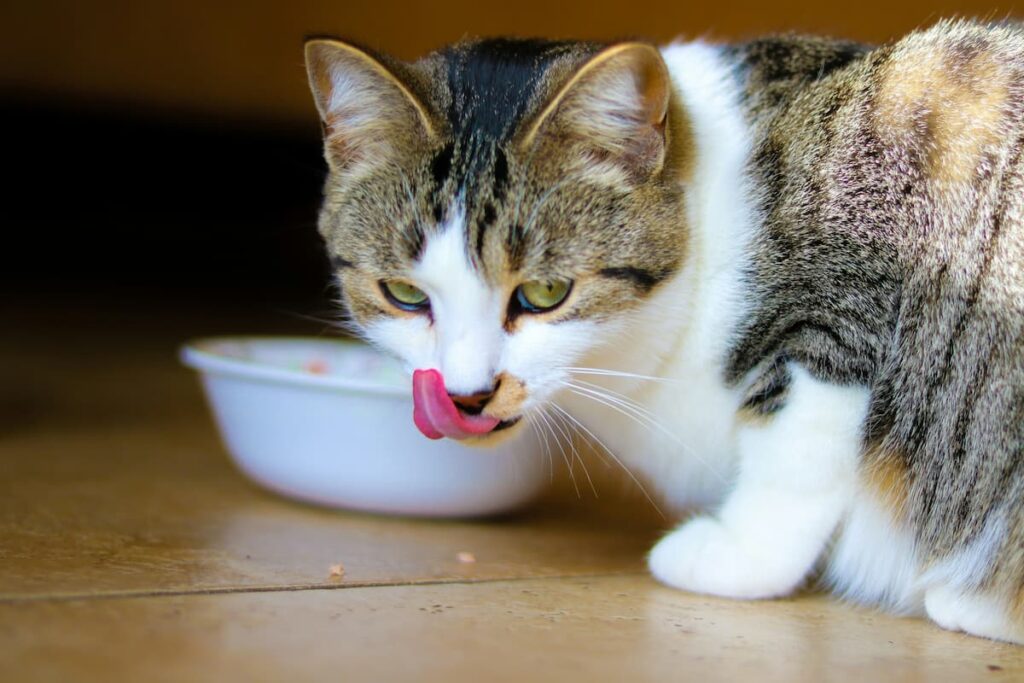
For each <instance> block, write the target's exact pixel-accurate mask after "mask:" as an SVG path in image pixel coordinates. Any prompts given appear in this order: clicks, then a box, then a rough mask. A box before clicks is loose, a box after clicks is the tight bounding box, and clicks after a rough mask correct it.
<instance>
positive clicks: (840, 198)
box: [307, 22, 1024, 641]
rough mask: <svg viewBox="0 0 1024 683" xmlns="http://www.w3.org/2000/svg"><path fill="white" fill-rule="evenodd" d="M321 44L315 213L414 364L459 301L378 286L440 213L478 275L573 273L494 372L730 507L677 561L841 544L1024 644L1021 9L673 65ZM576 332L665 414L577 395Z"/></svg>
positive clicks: (683, 487)
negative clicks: (885, 37) (1005, 21)
mask: <svg viewBox="0 0 1024 683" xmlns="http://www.w3.org/2000/svg"><path fill="white" fill-rule="evenodd" d="M307 60H308V62H309V65H310V82H311V86H312V89H313V91H314V95H315V97H316V99H317V102H318V107H319V109H320V113H321V116H322V118H323V119H324V122H325V129H326V130H325V132H326V138H325V141H326V146H325V150H326V157H327V160H328V163H329V165H330V166H331V170H332V173H331V177H330V178H329V180H328V183H327V186H326V189H325V201H324V206H323V209H322V213H321V218H320V229H321V232H322V234H323V236H324V239H325V242H326V244H327V249H328V252H329V254H330V255H331V257H332V259H333V263H334V265H335V267H336V270H337V272H338V278H339V282H340V283H341V285H342V289H343V295H344V297H343V298H344V303H345V305H346V306H347V307H348V309H349V311H350V312H351V314H352V316H353V318H354V319H355V321H356V322H357V324H358V325H360V326H361V328H362V329H364V330H373V329H377V327H375V326H381V325H382V326H384V327H381V329H384V328H386V329H388V330H390V331H389V332H388V334H387V335H384V336H381V337H380V338H378V339H376V341H378V343H381V344H382V345H384V346H386V347H387V348H389V349H390V350H391V351H393V352H395V353H397V354H398V355H400V356H403V357H404V358H406V360H407V362H409V363H411V364H413V365H415V363H420V362H422V363H428V362H433V361H432V360H431V359H432V358H440V357H442V355H443V353H444V349H440V350H439V351H437V353H434V351H430V353H427V352H426V351H424V350H423V349H418V350H417V349H406V348H404V347H403V344H404V343H407V340H409V339H417V340H419V339H422V340H428V341H424V342H423V343H424V344H428V343H429V344H434V343H435V341H434V339H435V336H436V337H437V339H442V338H443V336H444V335H443V332H444V330H443V329H440V328H442V327H444V325H443V324H442V323H441V322H439V321H423V320H422V319H417V320H413V319H411V317H410V316H411V315H412V314H409V313H408V312H400V311H395V310H393V307H389V306H388V304H387V302H386V301H384V300H383V299H382V296H381V294H380V287H379V286H378V282H379V281H380V280H382V279H387V278H408V277H410V273H415V272H417V270H416V268H417V266H418V264H421V263H422V262H423V261H424V254H425V253H426V252H427V251H428V250H429V249H431V245H432V244H438V243H440V242H442V241H443V242H444V243H445V244H447V245H449V247H446V248H450V245H451V244H454V242H452V239H454V238H453V237H452V236H451V234H449V235H448V236H447V237H445V238H444V239H443V240H442V232H443V231H444V230H445V229H450V228H449V227H446V226H453V225H457V226H459V227H458V229H459V230H460V232H459V234H458V239H459V240H461V249H462V250H463V252H464V253H463V254H462V255H461V256H459V257H458V258H455V257H454V256H452V255H451V254H448V256H446V257H445V258H446V259H447V260H445V261H444V262H445V263H465V264H466V268H467V269H469V270H471V271H472V272H471V273H467V274H463V275H461V276H460V277H462V278H463V279H462V280H460V281H463V282H466V283H479V286H480V287H482V288H483V289H484V290H486V291H483V290H482V292H481V293H480V295H479V297H478V298H479V300H480V301H496V302H499V304H497V306H498V308H500V302H501V301H509V295H510V293H511V292H512V291H513V290H514V288H515V286H517V284H518V283H520V282H522V281H524V280H527V279H531V278H545V277H551V276H552V274H555V275H559V276H566V277H571V278H572V279H573V280H574V283H575V284H574V286H573V288H572V294H571V296H570V298H569V299H568V300H567V302H566V304H565V305H564V306H561V307H559V308H558V309H557V310H555V311H552V312H551V313H546V314H544V315H542V316H537V317H531V316H521V315H520V316H518V317H516V316H513V315H512V314H511V313H506V312H504V311H501V310H496V311H494V312H493V313H494V315H495V317H496V320H497V318H502V319H503V322H500V321H499V322H495V323H494V325H502V326H501V327H500V328H499V327H494V329H493V330H491V331H490V332H488V333H487V335H484V336H486V337H487V338H488V339H492V340H498V341H493V342H488V343H493V344H502V345H505V346H503V347H502V348H500V349H495V348H488V349H487V350H486V351H487V353H488V354H490V356H493V357H495V358H501V359H504V360H503V361H502V362H507V363H510V364H515V363H520V364H521V365H522V368H527V367H528V366H529V369H522V371H519V370H517V369H516V368H514V367H511V366H506V367H495V368H493V371H494V374H495V375H496V376H500V377H503V378H506V379H507V380H508V381H503V382H502V383H501V385H502V386H509V387H513V388H514V389H515V395H514V396H513V395H511V394H509V395H508V396H498V397H497V398H496V400H495V405H500V406H502V408H501V410H502V412H503V414H502V415H501V416H500V417H501V418H502V419H511V418H513V417H516V418H518V417H519V416H521V415H523V414H525V415H527V416H528V417H529V415H530V414H531V413H530V411H531V410H534V409H535V406H542V405H544V404H545V402H547V401H551V400H554V399H555V398H558V400H559V401H560V405H564V406H566V407H567V408H568V409H569V410H570V411H571V412H572V413H573V414H574V415H575V416H576V417H577V418H578V419H580V420H581V421H582V422H583V423H585V424H587V425H590V427H591V428H592V429H593V430H594V431H595V432H596V434H597V436H599V437H600V438H601V439H602V440H603V441H604V442H605V443H606V444H608V445H610V447H611V448H614V449H615V450H617V451H618V452H620V453H621V454H622V455H623V457H624V458H625V459H626V460H628V461H630V462H631V463H632V464H633V465H634V466H635V467H636V468H637V469H638V470H640V471H641V472H642V473H645V474H646V475H647V476H648V477H649V478H650V479H651V480H652V481H655V482H657V483H659V485H661V486H662V488H663V489H664V497H665V498H666V499H667V500H670V501H672V502H675V503H680V504H687V503H701V504H707V503H716V504H717V505H718V513H717V514H716V516H714V517H711V516H708V517H702V518H699V519H697V520H694V522H692V523H690V524H684V525H683V526H682V527H680V529H679V530H677V531H676V532H673V533H672V534H670V535H669V536H667V537H666V539H665V540H664V541H663V542H662V543H660V544H659V546H658V547H657V548H656V549H655V551H654V553H653V554H652V557H651V566H652V569H653V570H654V572H655V575H656V576H658V577H659V578H661V579H662V580H664V581H666V582H668V583H672V584H673V585H678V586H681V587H684V588H688V589H691V590H703V591H707V592H718V593H721V594H726V595H735V596H745V597H759V596H760V597H763V596H769V595H778V594H784V593H786V592H788V591H790V590H793V589H794V588H795V587H796V586H797V585H799V583H800V582H801V581H802V580H804V578H805V577H806V576H808V575H810V574H811V573H812V570H813V567H814V566H815V565H816V564H818V565H820V564H823V565H824V566H826V567H827V568H826V570H825V574H824V579H825V580H826V581H827V582H829V583H831V584H832V585H833V587H834V588H835V589H836V590H837V591H838V592H840V593H843V594H845V595H846V596H848V597H851V598H854V599H860V600H864V601H869V602H875V603H878V604H884V605H887V606H889V607H891V608H893V609H898V610H902V611H915V610H920V609H924V610H926V611H927V612H928V613H929V615H931V616H932V618H933V619H935V620H936V621H937V622H938V623H940V624H942V625H943V626H946V627H948V628H960V629H963V630H967V631H969V632H972V633H976V634H978V635H984V636H989V637H994V638H1002V639H1006V640H1016V641H1021V640H1022V639H1024V471H1022V468H1024V160H1022V159H1021V152H1022V149H1024V30H1022V29H1021V28H1020V27H1018V26H1015V25H998V26H988V25H982V24H977V23H971V22H942V23H940V24H938V25H936V26H934V27H932V28H930V29H927V30H924V31H920V32H916V33H914V34H911V35H909V36H907V37H906V38H904V39H902V40H900V41H897V42H894V43H892V44H889V45H885V46H881V47H877V48H875V47H870V46H864V45H859V44H855V43H850V42H844V41H833V40H828V39H822V38H814V37H802V36H781V37H771V38H764V39H759V40H755V41H752V42H749V43H743V44H737V45H731V46H708V45H703V44H690V45H681V46H676V47H673V48H668V49H666V50H665V52H664V61H663V60H662V58H661V57H658V56H657V53H656V52H655V51H654V50H653V49H652V48H650V46H645V45H643V44H640V43H632V44H621V45H614V44H613V45H599V44H594V43H582V42H548V41H540V40H514V39H493V40H486V41H469V42H464V43H460V44H457V45H454V46H451V47H449V48H445V49H443V50H440V51H438V52H435V53H432V54H430V55H428V56H426V57H425V58H423V59H422V60H420V61H418V62H416V63H413V64H401V63H397V62H393V61H391V60H389V59H388V58H387V57H384V56H379V55H374V54H371V53H369V52H368V51H365V50H361V49H360V48H357V47H353V46H351V45H347V44H342V43H335V42H330V41H315V42H314V43H311V45H310V47H309V48H308V50H307ZM345 92H347V93H349V95H350V96H348V97H346V96H345V94H344V93H345ZM352 93H359V96H358V97H356V96H353V95H352ZM383 105H387V106H383ZM709 155H711V156H709ZM714 155H719V156H718V157H715V156H714ZM737 159H738V162H737V161H736V160H737ZM428 260H429V259H428ZM440 277H442V278H443V273H442V274H441V276H440ZM466 286H474V287H476V286H477V284H472V285H466ZM452 296H457V294H455V295H452ZM403 316H404V317H403ZM464 322H465V321H461V323H464ZM406 323H407V324H408V325H409V326H413V325H418V326H419V327H416V328H415V329H416V330H418V331H417V332H416V333H415V334H413V335H412V336H409V335H408V334H407V333H406V332H405V330H407V329H408V330H412V329H413V327H403V325H406ZM461 323H460V324H461ZM488 324H491V323H488ZM431 325H435V326H436V327H437V328H438V330H436V335H435V336H431V335H432V334H434V332H431V331H430V329H432V328H430V326H431ZM560 330H561V331H560ZM573 335H576V336H573ZM368 336H370V337H371V338H373V334H368ZM385 337H386V340H387V341H381V340H382V339H385ZM481 338H483V337H481ZM527 339H529V340H532V341H525V340H527ZM556 340H557V343H556ZM436 343H438V344H442V342H441V341H437V342H436ZM531 344H532V345H531ZM558 344H561V346H558V348H559V349H563V351H559V352H558V353H560V354H562V355H561V356H560V357H559V358H558V360H559V363H560V364H561V365H562V366H567V365H583V364H590V365H591V366H594V367H602V368H610V369H614V370H618V371H624V372H633V373H639V374H649V375H653V374H660V375H663V376H667V377H668V378H669V379H670V380H672V381H673V382H672V383H669V384H665V385H658V386H657V387H651V386H645V385H643V383H642V382H639V381H635V380H634V381H632V382H631V383H630V382H628V381H624V382H621V383H619V384H608V383H607V382H605V380H600V381H598V380H596V379H595V382H597V384H594V385H592V386H595V387H597V388H598V389H600V388H601V387H602V386H604V387H606V388H612V387H614V388H615V389H616V390H617V394H616V395H617V396H620V397H624V398H626V399H627V400H630V401H636V402H637V404H638V405H640V406H641V407H642V408H643V410H645V411H646V415H648V416H649V418H650V419H657V420H659V425H660V428H661V430H662V431H660V432H658V433H655V430H654V429H653V428H652V427H651V426H650V424H648V425H647V426H646V427H644V428H640V427H637V425H636V424H633V423H630V422H629V421H624V420H623V419H622V417H621V416H620V415H617V414H614V413H609V412H608V406H607V405H604V407H596V406H595V405H594V404H593V402H592V401H591V402H587V401H585V400H582V399H580V397H579V396H578V395H577V394H579V393H580V392H576V393H575V394H574V395H571V396H569V395H565V394H564V392H563V393H561V394H560V393H558V388H559V387H561V386H564V383H565V382H566V381H568V380H569V379H570V375H569V374H567V373H566V372H565V371H564V369H560V368H557V367H555V363H554V361H552V362H550V363H548V364H547V365H544V363H543V358H542V356H543V355H544V354H546V353H548V349H551V348H555V346H557V345H558ZM431 354H433V355H431ZM438 354H442V355H438ZM449 355H450V354H449ZM490 356H489V357H490ZM531 356H532V357H533V359H534V361H535V362H534V364H533V365H532V366H531V365H530V363H529V362H528V361H527V360H524V359H528V358H529V357H531ZM413 359H415V360H413ZM538 359H539V360H538ZM542 366H543V367H542ZM481 372H485V371H484V370H481ZM467 376H468V375H467ZM592 379H593V378H592ZM488 381H489V380H488ZM601 382H605V384H604V385H601ZM510 391H511V390H510ZM602 411H604V412H602ZM801 411H802V412H801ZM523 422H524V423H526V422H528V420H524V421H523ZM519 428H521V427H519ZM508 431H513V430H508ZM666 435H667V436H666ZM669 437H671V438H669ZM787 444H788V447H787ZM820 451H825V452H824V453H820ZM694 453H696V455H694ZM759 453H763V454H764V455H763V457H760V458H759V457H758V454H759ZM801 458H806V461H804V460H801ZM829 458H832V459H829ZM776 460H777V461H778V463H779V467H780V468H781V467H788V468H790V469H788V470H779V471H776V472H775V473H774V475H772V474H771V471H770V467H769V465H768V464H767V463H773V462H775V461H776ZM709 472H710V473H711V474H709ZM752 473H759V474H756V475H755V474H752ZM712 475H713V476H712ZM758 476H760V477H762V479H763V480H764V481H765V482H769V481H770V482H771V487H775V488H771V492H772V495H776V494H778V495H780V496H781V497H779V498H777V499H773V498H771V496H769V495H768V493H766V492H768V491H769V488H761V489H758V488H757V487H758V484H757V481H759V480H757V478H756V477H758ZM728 477H732V478H731V479H729V478H728ZM815 477H818V479H815ZM787 478H788V479H787ZM789 480H791V481H790V484H791V486H792V488H791V489H790V490H789V494H788V495H782V494H781V493H780V491H782V489H781V488H780V487H782V483H780V482H783V483H784V482H786V481H789ZM722 482H725V483H722ZM815 482H817V483H815ZM819 485H820V486H822V487H825V486H826V485H827V487H829V488H828V491H829V493H828V496H824V495H822V496H818V492H817V491H816V489H815V488H814V487H815V486H819ZM751 492H753V493H751ZM762 494H764V495H763V496H762ZM759 496H761V497H759ZM819 498H820V500H819ZM816 500H818V501H819V502H817V503H815V502H814V501H816ZM754 501H762V502H761V503H758V504H760V505H762V508H758V507H757V504H755V502H754ZM763 501H775V502H773V503H771V504H770V507H772V509H764V508H763V506H764V505H768V503H765V502H763ZM772 515H775V516H774V517H773V516H772ZM769 523H776V524H777V525H778V528H777V529H773V530H772V531H771V533H766V532H764V530H763V528H762V527H763V526H764V525H765V524H769ZM729 525H732V527H730V526H729ZM744 525H745V526H744ZM744 538H746V539H747V540H746V541H743V539H744ZM728 539H732V540H730V541H728V542H727V540H728ZM736 539H740V540H739V541H737V540H736ZM766 539H767V540H766ZM787 539H789V540H788V541H787ZM800 539H802V540H800ZM741 541H742V542H741ZM769 541H771V543H775V545H772V544H771V543H769ZM730 543H733V545H730ZM742 543H747V545H745V546H743V545H742ZM786 543H789V545H786ZM736 544H739V545H736ZM830 545H831V547H832V548H833V550H832V551H831V553H829V551H828V546H830ZM740 546H742V547H740ZM709 549H713V550H714V551H713V552H712V551H711V550H709ZM797 551H799V552H797ZM759 553H760V554H759ZM701 556H705V557H712V556H713V557H717V558H718V565H717V566H699V560H698V559H694V558H699V557H701ZM779 557H785V558H786V561H785V562H782V561H780V560H778V558H779ZM730 558H731V559H730ZM739 558H743V559H742V560H741V559H739ZM751 558H753V561H752V560H751ZM794 558H796V559H794ZM801 558H802V559H801ZM819 560H821V562H819ZM725 565H728V566H725ZM733 565H735V566H733ZM727 569H728V571H726V570H727ZM773 572H774V574H773Z"/></svg>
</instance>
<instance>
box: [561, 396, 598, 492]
mask: <svg viewBox="0 0 1024 683" xmlns="http://www.w3.org/2000/svg"><path fill="white" fill-rule="evenodd" d="M556 417H557V418H558V420H555V419H554V418H556ZM551 418H552V420H551V421H552V423H553V424H554V425H555V426H556V427H558V431H560V432H561V433H562V435H563V436H564V437H565V440H566V442H567V443H568V444H569V448H570V449H571V450H572V458H573V461H574V462H575V461H577V460H578V461H579V463H580V469H582V470H583V476H585V477H586V478H587V484H589V485H590V490H591V491H592V492H593V493H594V498H597V497H598V496H597V487H595V486H594V480H593V479H591V477H590V471H589V470H587V463H586V462H585V461H584V460H583V456H581V455H580V452H579V451H578V450H576V444H574V443H573V440H572V434H571V433H570V432H569V431H567V430H566V429H565V427H564V419H565V418H563V417H562V416H561V415H560V414H559V413H551Z"/></svg>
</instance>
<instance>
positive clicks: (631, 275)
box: [597, 266, 665, 292]
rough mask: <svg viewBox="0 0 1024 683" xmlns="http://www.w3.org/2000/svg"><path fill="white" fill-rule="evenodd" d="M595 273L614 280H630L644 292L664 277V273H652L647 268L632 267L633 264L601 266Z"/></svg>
mask: <svg viewBox="0 0 1024 683" xmlns="http://www.w3.org/2000/svg"><path fill="white" fill-rule="evenodd" d="M597 274H598V275H600V276H601V277H607V278H612V279H614V280H625V281H626V282H630V283H632V284H634V285H635V286H637V287H639V288H640V289H642V290H643V291H644V292H649V291H651V290H652V289H654V288H655V287H656V286H657V285H658V283H659V282H661V281H662V280H664V279H665V274H664V273H652V272H651V271H649V270H644V269H643V268H634V267H633V266H617V267H614V268H602V269H601V270H599V271H597Z"/></svg>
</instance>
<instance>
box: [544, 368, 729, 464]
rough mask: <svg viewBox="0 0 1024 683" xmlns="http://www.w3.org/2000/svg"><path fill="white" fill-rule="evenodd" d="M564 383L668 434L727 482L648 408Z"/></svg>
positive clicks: (596, 400) (567, 386)
mask: <svg viewBox="0 0 1024 683" xmlns="http://www.w3.org/2000/svg"><path fill="white" fill-rule="evenodd" d="M563 384H564V386H565V387H566V388H568V389H569V391H571V392H572V393H574V394H576V395H577V396H580V397H581V398H589V399H591V400H593V401H594V402H596V403H600V404H602V405H604V406H606V407H607V408H609V409H611V410H615V411H616V412H619V413H621V414H622V415H624V416H625V417H627V418H629V419H631V420H633V421H634V422H636V423H637V424H638V425H640V426H641V427H644V428H653V429H656V430H657V431H658V432H660V433H661V434H663V435H664V436H666V437H667V438H668V439H669V440H671V441H672V442H673V443H675V444H676V445H677V446H679V447H680V448H682V449H683V450H684V451H685V452H686V453H687V454H688V455H690V456H691V457H693V458H694V459H695V460H696V461H697V462H699V463H700V464H701V465H703V466H704V467H705V468H706V469H707V471H708V472H710V473H711V474H713V475H714V476H715V478H717V479H718V480H719V481H720V482H722V483H726V481H725V478H724V477H723V476H722V475H721V474H720V473H719V472H718V470H716V469H715V468H714V467H712V466H711V465H710V464H709V463H708V462H707V460H705V459H703V458H702V457H700V454H699V453H698V452H697V451H696V450H694V449H693V448H692V447H690V446H689V445H688V444H686V443H685V442H683V441H682V440H681V439H680V438H679V436H678V435H677V434H675V433H673V432H672V431H671V430H669V429H666V428H665V427H664V426H663V425H662V424H661V422H659V421H658V420H657V419H655V418H654V417H653V416H652V414H650V412H649V411H647V410H646V409H641V408H640V407H638V406H637V405H636V404H631V403H630V402H626V401H623V400H621V399H617V398H615V397H614V396H609V395H607V394H605V393H603V392H600V391H596V390H593V389H588V388H586V387H581V386H578V385H574V384H572V383H570V382H566V383H563Z"/></svg>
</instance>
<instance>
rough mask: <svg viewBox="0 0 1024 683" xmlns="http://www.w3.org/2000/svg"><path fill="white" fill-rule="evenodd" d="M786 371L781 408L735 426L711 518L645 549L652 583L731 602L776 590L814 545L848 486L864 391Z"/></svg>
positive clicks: (825, 533) (831, 523) (808, 558)
mask: <svg viewBox="0 0 1024 683" xmlns="http://www.w3.org/2000/svg"><path fill="white" fill-rule="evenodd" d="M790 372H791V378H792V381H791V384H790V387H789V394H788V398H787V401H786V404H785V406H784V407H783V408H781V409H780V410H779V411H778V412H776V413H775V414H774V415H773V416H771V417H770V418H764V419H759V420H747V421H744V422H743V423H742V424H741V426H740V427H739V433H738V439H737V443H738V447H739V450H740V452H739V455H740V458H739V464H740V470H739V473H738V476H737V481H736V485H735V487H734V488H733V490H732V491H731V493H730V494H729V495H728V497H727V498H726V500H725V502H724V504H723V505H722V507H721V509H720V510H719V511H718V514H717V515H715V516H701V517H696V518H694V519H692V520H690V521H688V522H686V523H684V524H683V525H682V526H681V527H679V528H678V529H676V530H675V531H673V532H671V533H669V534H668V535H667V536H665V537H664V538H663V539H662V540H661V541H660V542H659V543H658V544H657V545H656V546H655V547H654V550H653V551H652V552H651V555H650V558H649V564H650V568H651V572H652V573H653V574H654V576H655V577H656V578H658V579H659V580H660V581H663V582H664V583H667V584H669V585H671V586H675V587H678V588H682V589H685V590H689V591H694V592H699V593H711V594H715V595H723V596H728V597H736V598H767V597H773V596H779V595H785V594H787V593H789V592H791V591H792V590H793V589H794V588H796V587H797V586H798V585H799V584H800V583H801V581H803V579H804V578H805V577H806V575H807V574H808V572H809V571H810V570H811V568H812V567H813V566H814V563H815V561H816V560H817V558H818V556H819V555H820V554H821V553H822V551H823V550H824V548H825V546H826V544H827V543H828V541H829V537H830V536H831V534H832V533H833V531H834V530H835V528H836V526H837V524H838V522H839V520H840V518H841V516H842V514H843V511H844V510H845V508H846V506H847V505H848V503H849V501H850V499H851V496H852V495H853V492H854V488H855V486H856V471H857V460H858V457H859V453H860V444H861V429H862V424H863V421H864V418H865V415H866V412H867V404H868V390H867V389H865V388H860V387H841V386H836V385H833V384H828V383H825V382H822V381H819V380H817V379H815V378H814V377H812V376H811V375H810V374H809V373H808V372H807V371H805V370H803V369H802V368H800V367H798V366H792V367H790Z"/></svg>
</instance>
